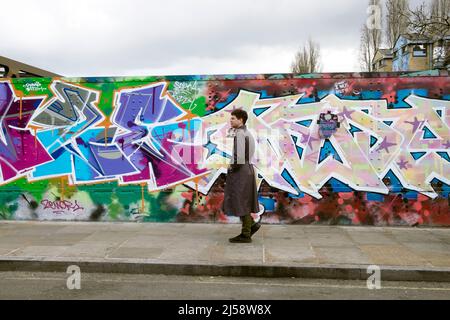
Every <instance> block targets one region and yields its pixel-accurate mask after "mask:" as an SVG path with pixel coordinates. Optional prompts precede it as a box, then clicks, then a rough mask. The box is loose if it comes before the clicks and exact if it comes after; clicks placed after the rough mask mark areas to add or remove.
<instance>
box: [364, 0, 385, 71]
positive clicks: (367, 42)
mask: <svg viewBox="0 0 450 320" xmlns="http://www.w3.org/2000/svg"><path fill="white" fill-rule="evenodd" d="M369 6H375V7H378V8H379V9H380V10H381V5H380V0H369ZM381 32H382V29H381V27H378V26H377V23H375V24H371V25H369V23H365V24H364V25H363V27H362V28H361V38H360V50H359V61H360V66H361V70H362V71H367V72H371V71H372V69H373V68H372V60H373V58H374V55H375V52H376V51H377V50H378V49H379V48H380V46H381Z"/></svg>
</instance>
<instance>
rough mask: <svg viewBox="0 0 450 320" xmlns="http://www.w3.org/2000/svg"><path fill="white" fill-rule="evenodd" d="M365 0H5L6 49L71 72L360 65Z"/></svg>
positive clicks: (1, 23) (1, 47) (0, 2)
mask: <svg viewBox="0 0 450 320" xmlns="http://www.w3.org/2000/svg"><path fill="white" fill-rule="evenodd" d="M367 2H368V1H366V0H220V1H219V0H162V1H154V0H126V1H125V0H123V1H122V0H107V1H106V0H105V1H104V0H70V1H69V0H39V1H37V0H16V1H9V0H0V12H1V19H0V55H2V56H6V57H9V58H11V59H14V60H18V61H21V62H24V63H28V64H31V65H34V66H37V67H40V68H43V69H47V70H49V71H53V72H56V73H59V74H62V75H64V76H120V75H128V76H129V75H174V74H230V73H284V72H290V70H289V69H290V65H291V62H292V60H293V57H294V55H295V52H296V50H297V49H298V48H299V47H300V45H302V44H303V43H304V42H305V41H306V40H307V39H308V37H312V38H313V39H314V40H315V41H317V42H319V43H320V45H321V51H322V65H323V68H322V71H323V72H351V71H359V64H358V48H359V37H360V32H359V31H360V28H361V26H362V24H363V23H365V21H366V20H367V13H366V10H367Z"/></svg>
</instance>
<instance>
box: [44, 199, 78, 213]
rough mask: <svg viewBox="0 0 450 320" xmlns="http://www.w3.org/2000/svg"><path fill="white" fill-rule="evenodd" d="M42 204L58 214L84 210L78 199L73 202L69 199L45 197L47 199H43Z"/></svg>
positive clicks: (45, 208)
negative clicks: (49, 198) (54, 199)
mask: <svg viewBox="0 0 450 320" xmlns="http://www.w3.org/2000/svg"><path fill="white" fill-rule="evenodd" d="M41 205H43V206H44V210H47V209H50V210H52V211H53V213H56V214H61V213H64V212H76V211H78V210H84V208H83V207H82V206H80V205H79V204H78V202H77V200H75V201H74V202H72V201H69V200H56V201H51V200H48V199H45V200H42V201H41Z"/></svg>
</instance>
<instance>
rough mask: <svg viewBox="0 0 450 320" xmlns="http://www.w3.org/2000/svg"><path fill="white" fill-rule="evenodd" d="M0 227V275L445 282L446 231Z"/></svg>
mask: <svg viewBox="0 0 450 320" xmlns="http://www.w3.org/2000/svg"><path fill="white" fill-rule="evenodd" d="M239 232H240V225H237V224H233V225H226V224H178V223H101V222H25V221H14V222H10V221H1V222H0V271H33V272H34V271H35V272H38V271H45V272H52V271H55V272H66V270H67V267H68V266H69V265H72V264H76V265H78V266H79V267H80V268H81V271H82V272H114V273H116V272H118V273H143V274H149V273H155V274H179V275H215V276H219V275H222V276H255V277H305V278H329V279H353V280H355V279H367V278H368V276H369V275H368V274H367V266H368V265H378V266H380V268H381V277H382V279H383V280H408V281H450V229H440V228H439V229H429V228H427V229H425V228H394V227H393V228H378V227H377V228H375V227H337V226H300V225H263V226H262V227H261V229H260V230H259V231H258V232H257V233H256V234H255V235H254V236H253V243H251V244H232V243H229V242H228V238H230V237H233V236H235V235H237V234H238V233H239Z"/></svg>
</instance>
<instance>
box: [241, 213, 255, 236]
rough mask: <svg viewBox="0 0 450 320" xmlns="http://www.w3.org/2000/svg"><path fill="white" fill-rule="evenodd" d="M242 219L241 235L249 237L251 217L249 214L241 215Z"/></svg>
mask: <svg viewBox="0 0 450 320" xmlns="http://www.w3.org/2000/svg"><path fill="white" fill-rule="evenodd" d="M241 221H242V232H241V233H242V235H243V236H244V237H247V238H250V237H251V229H252V225H253V218H252V216H251V215H250V214H248V215H246V216H242V217H241Z"/></svg>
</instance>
